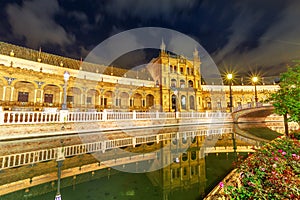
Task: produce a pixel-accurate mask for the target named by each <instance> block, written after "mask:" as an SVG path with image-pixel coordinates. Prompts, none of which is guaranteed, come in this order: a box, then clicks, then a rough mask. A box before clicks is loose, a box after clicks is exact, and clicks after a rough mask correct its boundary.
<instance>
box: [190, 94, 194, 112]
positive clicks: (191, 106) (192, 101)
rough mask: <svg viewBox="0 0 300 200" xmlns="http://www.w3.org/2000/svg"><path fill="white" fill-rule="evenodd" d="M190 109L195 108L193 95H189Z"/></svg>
mask: <svg viewBox="0 0 300 200" xmlns="http://www.w3.org/2000/svg"><path fill="white" fill-rule="evenodd" d="M190 109H191V110H194V109H195V101H194V96H190Z"/></svg>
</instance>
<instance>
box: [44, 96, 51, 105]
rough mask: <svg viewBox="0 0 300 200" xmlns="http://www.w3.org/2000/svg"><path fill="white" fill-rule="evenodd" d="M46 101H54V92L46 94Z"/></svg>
mask: <svg viewBox="0 0 300 200" xmlns="http://www.w3.org/2000/svg"><path fill="white" fill-rule="evenodd" d="M44 102H45V103H53V94H45V95H44Z"/></svg>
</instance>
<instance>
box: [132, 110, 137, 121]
mask: <svg viewBox="0 0 300 200" xmlns="http://www.w3.org/2000/svg"><path fill="white" fill-rule="evenodd" d="M132 119H136V111H135V110H134V111H132Z"/></svg>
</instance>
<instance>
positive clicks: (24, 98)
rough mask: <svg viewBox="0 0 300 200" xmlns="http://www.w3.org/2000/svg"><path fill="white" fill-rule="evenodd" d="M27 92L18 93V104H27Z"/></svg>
mask: <svg viewBox="0 0 300 200" xmlns="http://www.w3.org/2000/svg"><path fill="white" fill-rule="evenodd" d="M28 95H29V93H28V92H19V93H18V101H19V102H28Z"/></svg>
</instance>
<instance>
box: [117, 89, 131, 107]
mask: <svg viewBox="0 0 300 200" xmlns="http://www.w3.org/2000/svg"><path fill="white" fill-rule="evenodd" d="M119 98H120V105H119V106H120V107H122V108H127V107H128V106H129V102H128V99H129V94H128V93H127V92H121V94H120V96H119Z"/></svg>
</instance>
